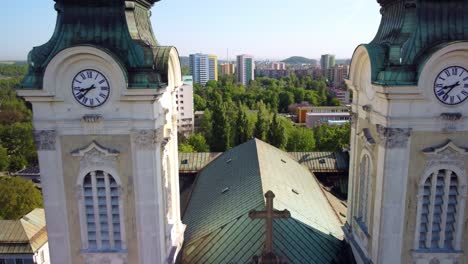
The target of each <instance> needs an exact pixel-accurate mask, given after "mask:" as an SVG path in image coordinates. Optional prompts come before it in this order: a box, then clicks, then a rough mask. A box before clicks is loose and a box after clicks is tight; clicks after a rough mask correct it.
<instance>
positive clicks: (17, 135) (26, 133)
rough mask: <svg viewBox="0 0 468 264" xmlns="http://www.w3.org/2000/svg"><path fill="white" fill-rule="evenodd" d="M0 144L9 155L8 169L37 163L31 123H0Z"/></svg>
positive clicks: (21, 167) (14, 169) (11, 169)
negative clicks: (4, 124) (3, 124)
mask: <svg viewBox="0 0 468 264" xmlns="http://www.w3.org/2000/svg"><path fill="white" fill-rule="evenodd" d="M0 144H1V145H2V146H3V147H4V148H6V149H7V152H8V156H9V157H10V166H9V171H17V170H20V169H23V168H24V167H25V166H27V165H34V164H37V153H36V148H35V146H34V140H33V136H32V124H31V123H14V124H13V125H9V126H1V125H0Z"/></svg>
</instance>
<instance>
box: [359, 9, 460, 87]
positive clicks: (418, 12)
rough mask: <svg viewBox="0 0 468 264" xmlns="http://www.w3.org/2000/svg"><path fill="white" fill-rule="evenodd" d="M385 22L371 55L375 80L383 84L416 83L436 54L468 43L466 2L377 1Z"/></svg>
mask: <svg viewBox="0 0 468 264" xmlns="http://www.w3.org/2000/svg"><path fill="white" fill-rule="evenodd" d="M377 2H379V3H380V4H381V6H382V9H381V13H382V21H381V23H380V27H379V30H378V32H377V34H376V36H375V38H374V40H373V41H372V42H371V43H369V44H367V45H362V46H364V48H366V50H367V51H368V53H369V56H370V60H371V67H372V75H371V78H372V81H373V82H374V83H377V84H382V85H411V84H416V83H417V81H418V77H419V74H420V72H421V70H422V66H423V65H424V63H425V61H426V60H427V59H428V57H430V56H431V55H432V54H433V53H434V52H435V51H437V50H438V49H440V48H443V47H445V46H447V45H449V44H451V43H454V42H457V41H467V40H468V20H467V19H466V14H467V13H468V2H467V1H465V0H444V1H440V0H378V1H377Z"/></svg>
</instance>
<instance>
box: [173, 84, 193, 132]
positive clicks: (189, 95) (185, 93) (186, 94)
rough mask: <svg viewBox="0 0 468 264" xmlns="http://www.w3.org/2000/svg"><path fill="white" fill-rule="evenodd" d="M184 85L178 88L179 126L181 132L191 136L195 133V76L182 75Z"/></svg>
mask: <svg viewBox="0 0 468 264" xmlns="http://www.w3.org/2000/svg"><path fill="white" fill-rule="evenodd" d="M182 82H183V84H182V86H180V87H179V88H178V89H177V95H176V104H177V110H178V115H177V128H178V129H179V131H178V132H179V133H180V134H182V135H184V136H189V135H190V134H192V133H193V125H194V120H193V78H192V76H182Z"/></svg>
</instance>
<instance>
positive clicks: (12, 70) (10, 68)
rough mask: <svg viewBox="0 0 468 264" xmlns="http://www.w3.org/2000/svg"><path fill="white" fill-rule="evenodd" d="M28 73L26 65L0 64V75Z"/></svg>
mask: <svg viewBox="0 0 468 264" xmlns="http://www.w3.org/2000/svg"><path fill="white" fill-rule="evenodd" d="M26 73H28V65H26V64H24V65H0V75H3V76H7V77H19V76H23V75H25V74H26Z"/></svg>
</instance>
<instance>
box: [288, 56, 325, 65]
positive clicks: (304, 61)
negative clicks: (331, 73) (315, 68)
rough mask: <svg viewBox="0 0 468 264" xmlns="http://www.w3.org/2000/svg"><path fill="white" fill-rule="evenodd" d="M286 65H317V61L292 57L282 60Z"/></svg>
mask: <svg viewBox="0 0 468 264" xmlns="http://www.w3.org/2000/svg"><path fill="white" fill-rule="evenodd" d="M283 62H286V63H287V64H314V65H315V64H317V60H314V59H308V58H304V57H300V56H294V57H290V58H287V59H285V60H283Z"/></svg>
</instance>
